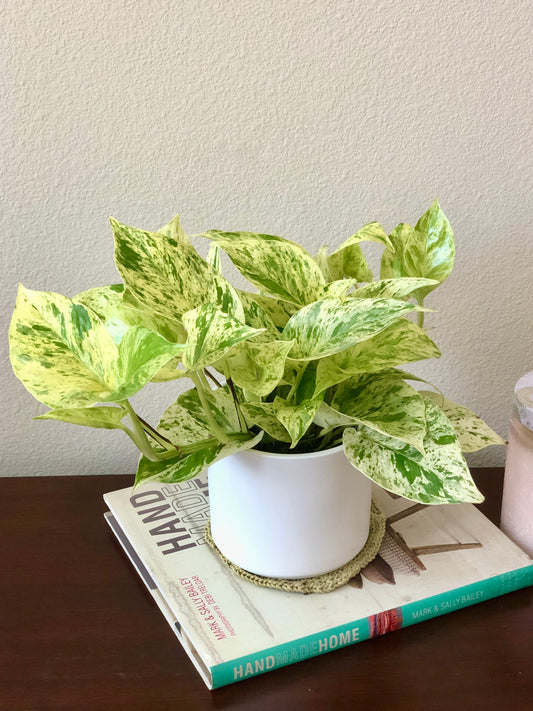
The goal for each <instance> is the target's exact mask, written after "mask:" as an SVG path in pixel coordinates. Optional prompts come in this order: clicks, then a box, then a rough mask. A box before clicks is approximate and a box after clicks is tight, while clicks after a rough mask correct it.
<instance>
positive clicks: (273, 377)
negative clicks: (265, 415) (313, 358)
mask: <svg viewBox="0 0 533 711" xmlns="http://www.w3.org/2000/svg"><path fill="white" fill-rule="evenodd" d="M292 346H293V342H292V341H277V340H276V341H270V342H269V343H253V342H252V343H243V344H242V346H241V347H239V348H237V349H236V350H235V352H234V353H233V354H232V355H230V356H229V357H228V358H227V360H226V366H227V368H228V372H229V375H230V376H231V379H232V380H233V382H234V383H235V384H236V385H238V386H239V387H240V388H243V390H246V391H247V392H249V393H253V394H254V395H259V396H261V397H264V396H266V395H268V394H269V393H271V392H272V390H274V388H275V387H276V385H278V383H279V382H280V380H281V379H282V377H283V373H284V371H285V363H286V361H287V354H288V352H289V351H290V349H291V348H292Z"/></svg>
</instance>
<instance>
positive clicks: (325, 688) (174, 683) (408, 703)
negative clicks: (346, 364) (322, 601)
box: [0, 469, 533, 711]
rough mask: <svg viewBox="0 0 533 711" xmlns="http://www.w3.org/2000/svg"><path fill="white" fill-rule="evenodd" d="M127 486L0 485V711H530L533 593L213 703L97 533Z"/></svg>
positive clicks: (242, 686)
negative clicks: (108, 500) (111, 501)
mask: <svg viewBox="0 0 533 711" xmlns="http://www.w3.org/2000/svg"><path fill="white" fill-rule="evenodd" d="M502 474H503V472H502V470H501V469H484V470H474V476H475V478H476V480H477V482H478V484H479V486H480V488H481V489H482V490H483V492H484V493H485V495H486V496H487V501H486V502H485V504H483V506H482V509H483V510H484V512H485V513H486V514H487V515H489V516H490V517H491V518H492V519H493V520H494V521H496V522H497V521H498V516H499V502H500V498H501V485H502ZM131 483H132V477H126V476H86V477H82V476H73V477H42V478H41V477H39V478H31V479H30V478H4V479H0V516H1V518H0V521H1V532H2V536H1V541H2V545H1V550H2V586H1V590H2V598H1V600H0V618H1V630H0V634H1V637H0V645H1V652H0V709H1V710H2V711H22V710H24V711H30V710H31V711H33V710H35V711H45V710H46V711H48V710H50V711H61V710H62V709H75V710H76V711H78V710H79V711H84V710H85V709H87V711H89V710H90V711H98V710H100V709H101V710H102V711H115V710H117V709H124V711H126V710H127V711H159V710H165V709H172V710H173V711H193V710H195V709H210V708H215V709H218V708H220V709H232V710H233V709H258V710H261V709H265V710H266V709H269V710H270V709H273V710H274V711H285V710H289V711H299V710H300V709H324V710H328V711H329V709H344V708H353V709H372V710H373V711H374V710H375V711H387V710H388V709H391V710H392V709H394V711H418V710H420V711H422V710H423V711H440V710H441V709H442V710H444V709H453V710H454V711H455V710H457V711H463V710H464V709H466V710H467V711H476V710H477V709H483V711H491V710H492V709H494V710H496V709H497V710H498V711H515V710H519V711H530V710H531V709H533V604H532V601H533V588H527V589H524V590H520V591H518V592H514V593H511V594H508V595H506V596H503V597H499V598H496V599H494V600H490V601H488V602H484V603H482V604H480V605H475V606H474V607H470V608H467V609H463V610H459V611H457V612H454V613H453V614H450V615H445V616H444V617H439V618H435V619H432V620H428V621H426V622H424V623H422V624H418V625H415V626H413V627H408V628H406V629H403V630H400V631H398V632H395V633H393V634H389V635H386V636H384V637H379V638H376V639H373V640H369V641H368V642H363V643H361V644H357V645H355V646H351V647H345V648H343V649H340V650H339V651H335V652H332V653H330V654H326V655H323V656H320V657H315V658H314V659H310V660H307V661H304V662H300V663H298V664H295V665H293V666H290V667H285V668H283V669H279V670H277V671H275V672H272V673H269V674H265V675H263V676H259V677H255V678H253V679H249V680H247V681H244V682H240V683H238V684H234V685H232V686H228V687H224V688H222V689H218V690H216V691H213V692H209V691H208V690H207V689H206V688H205V686H204V684H203V682H202V681H201V679H200V677H199V675H198V674H197V672H196V670H195V669H194V668H193V666H192V664H191V663H190V661H189V659H188V658H187V656H186V655H185V653H184V652H183V651H182V649H181V646H180V644H179V642H178V641H177V639H176V637H175V636H174V635H173V633H172V631H171V630H170V628H169V627H168V625H167V623H166V622H165V620H164V619H163V617H162V615H161V613H160V612H159V610H158V609H157V607H156V605H155V603H154V602H153V600H152V598H151V597H150V595H149V593H148V592H147V590H146V589H145V588H144V586H143V584H142V583H141V582H140V580H139V579H138V577H137V574H136V573H135V572H134V571H133V568H132V567H131V565H130V563H129V562H128V560H127V559H126V557H125V555H124V553H123V552H122V550H121V548H120V547H119V545H118V543H117V542H116V541H115V539H114V537H113V535H112V533H111V532H110V531H109V529H108V527H107V524H106V523H105V522H104V519H103V513H104V511H105V505H104V503H103V501H102V494H103V493H104V492H106V491H111V490H114V489H119V488H122V487H125V486H129V485H131Z"/></svg>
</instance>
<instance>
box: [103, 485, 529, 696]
mask: <svg viewBox="0 0 533 711" xmlns="http://www.w3.org/2000/svg"><path fill="white" fill-rule="evenodd" d="M374 497H375V499H376V500H377V502H378V504H379V506H380V507H381V509H382V510H383V512H384V513H385V515H386V517H387V525H386V533H385V537H384V539H383V542H382V544H381V548H380V550H379V554H378V556H377V557H376V558H375V559H374V560H373V561H372V563H370V564H369V565H368V566H367V567H366V568H364V569H363V570H362V571H361V573H359V574H358V575H357V576H355V577H354V578H353V579H352V580H350V581H349V583H348V584H346V585H344V586H342V587H340V588H338V589H337V590H334V591H333V592H328V593H323V594H308V595H303V594H301V593H294V592H284V591H280V590H273V589H269V588H265V587H259V586H257V585H254V584H252V583H250V582H248V581H246V580H244V579H243V578H241V577H240V576H238V575H236V574H235V573H233V572H232V571H231V570H229V568H227V566H226V565H225V564H224V563H223V562H222V561H221V559H220V558H219V557H218V555H217V554H216V553H215V552H214V551H213V550H212V549H211V548H210V547H209V546H208V545H207V543H206V539H205V535H204V531H205V526H206V523H207V522H208V519H209V499H208V486H207V475H206V474H203V475H202V476H200V477H196V478H195V479H192V480H190V481H186V482H182V483H179V484H156V483H154V484H151V485H146V486H145V487H143V488H141V489H138V490H136V491H135V492H133V490H132V489H131V488H129V489H122V490H120V491H114V492H111V493H109V494H106V495H105V496H104V499H105V501H106V504H107V506H108V508H109V513H107V514H106V519H107V521H108V523H109V524H110V526H111V528H112V530H113V532H114V533H115V535H116V536H117V538H118V539H119V541H120V543H121V544H122V546H123V548H124V550H125V551H126V553H127V554H128V556H129V558H130V559H131V561H132V563H133V564H134V566H135V568H136V569H137V571H138V573H139V574H140V576H141V577H142V579H143V580H144V582H145V584H146V586H147V587H148V589H149V590H150V592H151V593H152V595H153V597H154V599H155V601H156V602H157V604H158V605H159V608H160V609H161V612H162V613H163V615H164V616H165V618H166V619H167V621H168V623H169V624H170V626H171V627H172V629H173V631H174V633H175V634H176V635H177V637H178V639H179V640H180V642H181V644H182V645H183V647H184V648H185V651H186V652H187V654H188V655H189V657H190V659H191V661H192V663H193V664H194V665H195V667H196V668H197V670H198V672H199V673H200V675H201V676H202V678H203V680H204V681H205V683H206V684H207V686H208V687H209V688H210V689H212V688H217V687H220V686H225V685H226V684H231V683H234V682H237V681H241V680H243V679H247V678H249V677H252V676H256V675H257V674H262V673H264V672H267V671H272V670H274V669H277V668H278V667H282V666H285V665H287V664H292V663H293V662H298V661H301V660H304V659H306V658H308V657H313V656H316V655H319V654H324V653H326V652H330V651H333V650H335V649H339V648H340V647H344V646H346V645H349V644H354V643H356V642H361V641H363V640H367V639H369V638H371V637H375V636H376V635H382V634H385V633H387V632H391V631H394V630H398V629H400V628H401V627H405V626H407V625H412V624H415V623H417V622H422V621H423V620H426V619H429V618H431V617H436V616H438V615H443V614H445V613H448V612H452V611H454V610H457V609H459V608H462V607H466V606H468V605H473V604H475V603H479V602H483V601H484V600H488V599H490V598H492V597H496V596H497V595H503V594H504V593H507V592H511V591H513V590H517V589H519V588H522V587H525V586H527V585H531V584H533V561H532V560H531V559H530V558H529V557H528V555H527V554H526V553H524V552H523V551H522V550H521V549H520V548H518V546H516V545H515V544H514V543H513V542H512V541H510V540H509V539H508V538H507V537H506V536H505V534H504V533H502V532H501V531H500V530H499V529H498V528H497V527H496V526H495V525H494V524H493V523H491V522H490V521H489V520H488V519H487V518H486V517H485V516H484V515H483V514H482V513H481V512H480V511H479V510H478V509H476V507H475V506H473V505H472V504H456V505H447V506H423V505H421V504H415V505H413V504H412V503H411V502H409V501H406V500H405V499H402V498H397V497H393V496H391V495H390V494H388V493H387V492H385V491H383V490H382V489H376V490H375V491H374Z"/></svg>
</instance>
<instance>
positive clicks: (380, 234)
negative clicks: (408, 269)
mask: <svg viewBox="0 0 533 711" xmlns="http://www.w3.org/2000/svg"><path fill="white" fill-rule="evenodd" d="M360 242H378V243H379V244H384V245H385V247H388V248H389V249H392V245H391V243H390V240H389V238H388V237H387V233H386V232H385V230H384V229H383V227H382V226H381V225H380V224H379V222H369V223H367V224H366V225H363V227H361V229H360V230H358V231H357V232H356V233H355V234H354V235H352V236H351V237H348V239H347V240H346V241H345V242H343V243H342V244H341V246H340V247H337V249H336V250H335V251H334V252H333V254H337V253H338V252H342V251H343V250H344V249H347V248H348V247H352V246H353V245H358V244H359V243H360Z"/></svg>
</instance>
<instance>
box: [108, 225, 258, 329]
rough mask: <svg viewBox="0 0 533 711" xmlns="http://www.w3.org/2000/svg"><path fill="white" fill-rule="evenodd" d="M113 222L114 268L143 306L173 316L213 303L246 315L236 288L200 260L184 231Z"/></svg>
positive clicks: (234, 313)
mask: <svg viewBox="0 0 533 711" xmlns="http://www.w3.org/2000/svg"><path fill="white" fill-rule="evenodd" d="M111 224H112V226H113V232H114V236H115V262H116V265H117V268H118V270H119V272H120V274H121V275H122V278H123V280H124V282H125V284H126V285H127V287H128V289H129V290H130V291H131V292H132V294H133V296H134V297H135V299H136V300H137V301H139V302H140V303H141V304H142V306H143V307H144V308H146V309H148V310H149V311H153V312H155V313H157V314H160V315H162V316H165V317H168V318H171V319H175V318H178V317H180V316H181V314H183V313H185V312H186V311H190V310H191V309H193V308H196V307H198V306H200V305H201V304H206V303H212V304H215V305H216V306H217V307H219V308H220V309H221V310H222V311H224V312H225V313H228V314H231V315H232V316H234V317H235V318H237V319H239V320H241V321H242V320H243V319H244V313H243V309H242V305H241V302H240V301H239V297H238V296H237V292H236V291H235V289H234V288H233V287H232V286H231V284H230V283H229V282H228V281H226V279H224V277H223V276H222V275H221V274H220V273H219V272H217V271H216V269H214V268H213V267H212V266H211V265H210V264H208V263H207V262H206V261H205V260H204V259H202V257H201V256H200V255H199V254H198V253H197V252H196V250H195V249H194V248H193V247H192V245H191V243H190V242H189V240H188V239H186V238H185V237H184V236H183V235H182V232H180V231H177V230H174V231H172V230H170V229H169V230H167V231H166V232H165V231H163V232H147V231H144V230H138V229H136V228H134V227H128V226H127V225H123V224H122V223H120V222H117V221H116V220H114V219H112V218H111ZM170 224H172V223H170ZM163 229H165V228H163Z"/></svg>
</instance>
